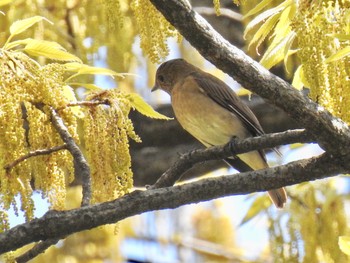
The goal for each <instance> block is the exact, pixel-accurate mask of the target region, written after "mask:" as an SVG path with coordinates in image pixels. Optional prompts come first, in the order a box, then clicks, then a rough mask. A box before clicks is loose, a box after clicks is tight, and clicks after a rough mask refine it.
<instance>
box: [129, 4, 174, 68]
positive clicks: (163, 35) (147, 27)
mask: <svg viewBox="0 0 350 263" xmlns="http://www.w3.org/2000/svg"><path fill="white" fill-rule="evenodd" d="M131 8H132V10H133V11H134V15H135V20H136V24H137V27H138V31H139V35H140V42H141V43H140V46H141V48H142V50H143V52H145V53H146V54H147V55H148V56H149V57H150V59H151V60H152V62H154V63H158V62H159V61H160V59H161V58H164V57H166V56H167V55H168V53H169V47H168V45H167V43H166V41H167V39H168V38H169V37H172V36H173V37H174V36H176V35H177V33H176V31H175V29H174V28H173V27H172V26H171V25H170V24H169V22H168V21H167V20H166V19H165V18H164V17H163V16H162V14H161V13H160V12H158V10H157V9H156V8H155V7H154V6H153V5H152V3H151V2H150V1H148V0H132V2H131Z"/></svg>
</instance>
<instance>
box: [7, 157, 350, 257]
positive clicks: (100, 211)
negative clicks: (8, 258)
mask: <svg viewBox="0 0 350 263" xmlns="http://www.w3.org/2000/svg"><path fill="white" fill-rule="evenodd" d="M193 155H195V153H194V154H193ZM193 155H192V156H193ZM194 158H195V157H194ZM343 162H344V157H341V156H339V157H338V156H335V155H328V154H323V155H320V156H318V157H314V158H310V159H307V160H300V161H296V162H291V163H289V164H286V165H281V166H277V167H273V168H268V169H263V170H258V171H253V172H247V173H240V174H237V175H226V176H221V177H216V178H209V179H203V180H199V181H197V182H193V183H188V184H184V185H180V186H172V187H167V188H160V189H152V190H147V191H134V192H132V193H130V194H127V195H125V196H123V197H121V198H119V199H116V200H114V201H111V202H105V203H101V204H97V205H93V206H85V207H81V208H78V209H73V210H69V211H55V212H48V213H47V214H45V215H44V216H43V217H41V218H38V219H34V220H32V221H30V222H28V223H24V224H21V225H18V226H16V227H13V228H12V229H10V230H8V231H6V232H4V233H1V234H0V254H1V253H5V252H8V251H11V250H15V249H17V248H19V247H22V246H24V245H26V244H29V243H31V242H37V241H40V240H47V239H56V238H61V237H64V236H67V235H69V234H72V233H75V232H79V231H82V230H87V229H91V228H94V227H97V226H100V225H105V224H111V223H115V222H118V221H120V220H122V219H124V218H127V217H130V216H133V215H137V214H141V213H144V212H148V211H153V210H159V209H168V208H176V207H179V206H181V205H185V204H191V203H198V202H202V201H207V200H211V199H214V198H219V197H224V196H229V195H242V194H249V193H252V192H259V191H266V190H270V189H276V188H279V187H282V186H287V185H293V184H298V183H301V182H307V181H311V180H316V179H322V178H326V177H330V176H334V175H337V174H339V173H343V172H345V171H347V170H346V168H344V167H343V166H342V163H343ZM276 175H279V176H276ZM145 200H147V202H145Z"/></svg>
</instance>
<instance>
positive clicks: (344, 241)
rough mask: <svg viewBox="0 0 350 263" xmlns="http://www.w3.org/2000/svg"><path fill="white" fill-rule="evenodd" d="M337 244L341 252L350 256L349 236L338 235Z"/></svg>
mask: <svg viewBox="0 0 350 263" xmlns="http://www.w3.org/2000/svg"><path fill="white" fill-rule="evenodd" d="M338 245H339V248H340V250H341V251H342V252H343V253H345V254H346V255H348V256H350V237H348V236H340V237H339V239H338Z"/></svg>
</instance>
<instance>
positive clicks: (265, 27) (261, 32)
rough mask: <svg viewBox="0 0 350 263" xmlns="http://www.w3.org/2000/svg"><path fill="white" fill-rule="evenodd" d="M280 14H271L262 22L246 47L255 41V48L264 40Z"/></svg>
mask: <svg viewBox="0 0 350 263" xmlns="http://www.w3.org/2000/svg"><path fill="white" fill-rule="evenodd" d="M279 16H280V14H279V13H276V14H274V15H273V16H271V17H269V18H268V19H267V20H266V22H265V23H264V24H262V25H261V27H260V28H259V29H258V31H256V33H255V34H254V37H253V38H252V40H251V41H250V43H249V46H248V48H250V46H251V45H253V44H254V43H256V42H257V44H256V49H258V47H259V46H260V44H261V43H262V42H263V41H264V39H265V38H266V36H267V35H268V34H270V32H271V30H272V28H273V27H274V26H275V24H276V23H277V21H278V19H279Z"/></svg>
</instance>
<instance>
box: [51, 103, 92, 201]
mask: <svg viewBox="0 0 350 263" xmlns="http://www.w3.org/2000/svg"><path fill="white" fill-rule="evenodd" d="M49 110H50V114H51V121H52V124H53V126H54V127H55V129H56V130H57V132H58V134H59V135H60V137H61V139H62V140H63V141H64V142H65V143H66V145H67V149H68V151H69V152H70V153H71V154H72V156H73V162H74V173H75V174H76V175H77V174H79V175H80V176H81V178H83V182H82V187H83V200H82V203H81V205H82V206H86V205H89V203H90V199H91V178H90V167H89V165H88V163H87V161H86V159H85V157H84V155H83V153H82V152H81V150H80V149H79V147H78V145H77V144H76V143H75V141H74V139H73V137H72V136H71V135H70V134H69V131H68V129H67V127H66V126H65V125H64V123H63V120H62V119H61V117H60V116H59V115H58V114H57V112H56V111H55V110H54V108H52V107H49ZM75 177H76V178H77V177H78V176H75Z"/></svg>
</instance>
